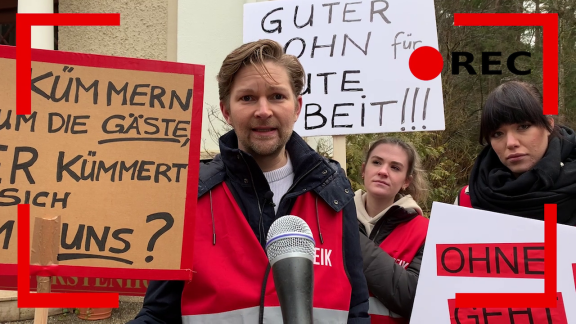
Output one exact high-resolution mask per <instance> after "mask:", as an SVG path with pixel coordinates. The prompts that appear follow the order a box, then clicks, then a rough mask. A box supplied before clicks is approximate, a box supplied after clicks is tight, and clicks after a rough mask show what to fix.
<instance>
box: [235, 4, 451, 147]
mask: <svg viewBox="0 0 576 324" xmlns="http://www.w3.org/2000/svg"><path fill="white" fill-rule="evenodd" d="M264 38H267V39H273V40H275V41H277V42H279V43H280V44H281V45H282V46H284V49H285V52H286V53H288V54H292V55H295V56H297V57H298V58H299V60H300V62H302V64H303V66H304V69H305V72H306V84H305V87H304V91H303V106H302V112H301V115H300V118H299V119H298V122H297V123H296V126H295V131H296V132H298V133H299V134H300V135H302V136H316V135H345V134H360V133H383V132H400V131H423V130H443V129H444V104H443V98H442V83H441V79H440V76H438V77H436V78H435V79H433V80H430V81H421V80H419V79H417V78H416V77H414V76H413V75H412V73H411V72H410V69H409V65H408V60H409V58H410V55H411V54H412V52H413V51H414V50H415V49H417V48H419V47H421V46H430V47H433V48H436V49H438V37H437V33H436V18H435V11H434V1H431V0H406V1H387V0H372V1H356V2H334V1H324V0H278V1H269V2H259V3H250V4H245V5H244V42H249V41H255V40H258V39H264Z"/></svg>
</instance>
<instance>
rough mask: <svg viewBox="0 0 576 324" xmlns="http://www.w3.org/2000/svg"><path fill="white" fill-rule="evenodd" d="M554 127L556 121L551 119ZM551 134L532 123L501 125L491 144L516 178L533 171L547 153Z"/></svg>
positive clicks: (491, 137) (493, 135)
mask: <svg viewBox="0 0 576 324" xmlns="http://www.w3.org/2000/svg"><path fill="white" fill-rule="evenodd" d="M550 123H551V125H552V126H554V121H553V120H552V119H550ZM549 135H550V132H549V131H548V130H547V129H546V128H544V127H540V126H535V125H532V124H530V123H520V124H505V125H501V126H500V128H498V129H497V130H496V131H495V132H494V133H493V134H492V135H491V136H490V144H491V145H492V148H493V149H494V152H496V154H497V155H498V158H499V159H500V162H502V164H504V165H505V166H506V167H507V168H508V169H510V171H512V173H513V174H514V175H515V176H519V175H521V174H522V173H524V172H526V171H528V170H530V169H532V168H533V167H534V165H535V164H536V163H538V161H540V159H541V158H542V157H543V156H544V153H546V149H547V148H548V136H549Z"/></svg>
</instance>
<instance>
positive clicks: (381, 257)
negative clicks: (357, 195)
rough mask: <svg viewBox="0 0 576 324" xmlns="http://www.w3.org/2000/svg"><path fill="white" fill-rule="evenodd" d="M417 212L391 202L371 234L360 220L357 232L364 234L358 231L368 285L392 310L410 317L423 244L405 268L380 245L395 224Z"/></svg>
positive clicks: (406, 220)
mask: <svg viewBox="0 0 576 324" xmlns="http://www.w3.org/2000/svg"><path fill="white" fill-rule="evenodd" d="M416 216H418V212H417V211H416V210H414V209H412V208H406V209H405V208H403V207H400V206H396V205H394V206H392V207H390V209H389V210H388V211H387V212H386V214H384V216H382V218H380V220H378V222H376V225H374V229H372V232H370V237H367V236H366V229H365V228H364V225H362V223H359V226H360V233H362V234H363V235H360V246H361V248H362V257H363V260H364V275H365V276H366V281H367V282H368V289H369V290H370V292H371V293H372V294H373V295H374V297H376V298H377V299H378V300H379V301H380V302H382V304H384V306H386V308H388V309H389V310H390V311H391V312H394V313H396V314H398V315H401V316H402V317H405V318H410V314H411V313H412V306H413V305H414V297H415V296H416V285H417V283H418V275H419V273H420V265H421V264H422V255H423V254H424V245H422V246H421V247H420V249H419V250H418V252H417V253H416V256H414V259H413V260H412V262H411V263H410V265H409V266H408V268H406V269H404V268H403V267H402V266H400V265H399V264H397V263H396V262H395V261H394V258H393V257H391V256H390V255H389V254H388V253H386V252H385V251H384V250H382V249H381V248H380V244H381V243H382V242H383V241H384V240H385V239H386V238H387V237H388V235H390V233H392V231H394V229H395V228H396V226H398V225H400V224H402V223H404V222H408V221H410V220H412V219H413V218H414V217H416Z"/></svg>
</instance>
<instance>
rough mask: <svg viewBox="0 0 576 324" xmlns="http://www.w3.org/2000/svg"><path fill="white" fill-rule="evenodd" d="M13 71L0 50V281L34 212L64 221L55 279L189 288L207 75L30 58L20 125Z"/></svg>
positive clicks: (110, 61) (196, 69)
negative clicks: (174, 283)
mask: <svg viewBox="0 0 576 324" xmlns="http://www.w3.org/2000/svg"><path fill="white" fill-rule="evenodd" d="M15 66H16V60H15V49H14V48H13V47H0V69H1V70H2V71H6V73H4V75H3V78H2V79H0V97H1V98H2V100H1V102H0V275H14V274H16V262H17V246H16V245H17V244H16V242H17V234H16V227H17V225H18V224H17V222H16V219H17V205H18V204H30V209H31V218H34V217H38V216H40V217H42V216H56V215H60V216H61V219H62V231H61V241H60V251H59V256H58V258H59V265H58V267H57V268H56V270H54V271H53V272H54V273H52V274H51V275H54V276H84V277H99V278H130V279H161V278H163V279H189V278H190V277H191V271H190V269H191V268H192V251H193V250H192V249H193V246H192V245H193V235H189V234H188V235H185V232H187V233H190V232H193V228H194V219H195V217H194V215H195V208H196V196H197V184H198V167H199V163H198V161H199V159H200V131H201V130H200V129H201V122H202V121H201V115H202V113H201V112H202V100H203V99H202V97H203V82H204V67H203V66H198V65H191V64H180V63H171V62H161V61H151V60H141V59H128V58H119V57H107V56H99V55H86V54H78V53H65V52H58V51H42V50H33V51H32V71H31V78H32V91H31V96H32V113H31V114H30V115H16V111H15V106H16V97H15V95H16V88H15V84H16V82H15V76H16V73H15ZM10 71H12V72H10ZM31 223H32V224H33V222H31ZM30 233H33V229H32V228H31V232H30ZM31 236H32V234H31ZM103 270H105V271H103ZM32 274H34V266H33V267H32Z"/></svg>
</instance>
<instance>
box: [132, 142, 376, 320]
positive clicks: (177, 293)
mask: <svg viewBox="0 0 576 324" xmlns="http://www.w3.org/2000/svg"><path fill="white" fill-rule="evenodd" d="M286 150H287V151H288V154H289V155H290V160H291V161H292V165H293V169H294V183H293V185H292V187H290V189H289V190H288V192H287V193H286V194H285V195H284V196H283V197H282V199H281V200H280V203H279V206H278V212H277V213H275V212H274V206H273V204H272V202H271V201H270V200H271V199H270V197H269V194H267V193H268V192H269V191H270V187H269V185H268V182H267V180H266V178H265V177H264V174H263V173H262V170H261V169H260V167H259V166H258V164H256V161H255V160H254V159H253V158H252V157H251V156H250V155H249V154H247V153H245V152H243V151H240V150H239V149H238V139H237V137H236V134H235V133H234V131H230V132H229V133H227V134H225V135H224V136H222V137H221V138H220V155H218V156H216V157H215V158H214V160H213V161H211V162H209V163H205V164H204V163H201V165H200V174H199V178H200V180H199V183H198V197H201V196H202V195H203V194H205V193H206V192H208V191H209V190H210V189H212V188H213V187H214V186H216V185H218V184H220V183H222V182H226V184H227V185H228V187H229V188H230V191H231V192H232V194H233V195H234V197H235V198H236V202H237V203H238V205H239V206H240V208H241V210H242V212H243V214H244V215H245V216H246V220H247V221H248V224H249V225H250V227H251V228H252V230H253V232H254V235H256V237H257V238H258V239H259V241H260V244H261V245H262V248H264V246H265V244H266V236H267V235H268V230H269V228H270V225H272V223H273V222H274V220H275V219H276V218H277V217H279V216H283V215H288V214H289V213H290V210H291V209H292V207H293V205H294V203H295V201H296V198H297V197H298V196H299V195H301V194H303V193H305V192H307V191H314V192H315V193H316V194H318V195H319V196H320V197H321V198H322V199H323V200H324V201H325V202H326V203H327V204H328V205H330V206H331V207H332V208H333V209H334V210H336V211H340V210H342V211H343V212H342V214H343V216H344V217H343V231H344V232H343V246H344V251H343V252H344V253H343V255H344V260H345V267H346V272H347V274H348V277H349V278H350V283H351V285H352V295H351V299H350V310H349V314H348V323H366V324H368V323H370V319H369V316H368V288H367V286H366V279H365V277H364V274H363V273H362V268H361V267H360V264H361V261H362V257H361V253H360V247H359V244H358V240H359V234H358V230H357V227H356V226H357V224H356V207H355V204H354V193H353V191H352V189H351V187H350V182H349V181H348V179H347V178H346V176H345V174H344V171H343V170H342V168H341V167H340V165H339V164H338V163H337V162H335V161H329V160H327V159H325V158H323V157H322V156H320V155H319V154H318V153H316V152H315V151H314V150H313V149H312V148H310V147H309V146H308V144H306V142H305V141H304V140H303V139H302V138H301V137H300V136H299V135H297V134H296V133H293V134H292V136H291V138H290V140H289V141H288V143H287V144H286ZM265 196H268V199H267V198H265ZM260 208H261V209H262V213H260ZM216 235H218V233H216ZM216 240H218V237H217V236H216ZM183 289H184V282H182V281H151V282H150V285H149V287H148V290H147V292H146V297H145V298H144V305H143V308H142V310H141V311H140V313H139V314H138V315H137V316H136V318H135V319H134V320H133V321H131V322H129V323H131V324H144V323H150V324H151V323H181V309H180V301H181V295H182V291H183Z"/></svg>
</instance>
